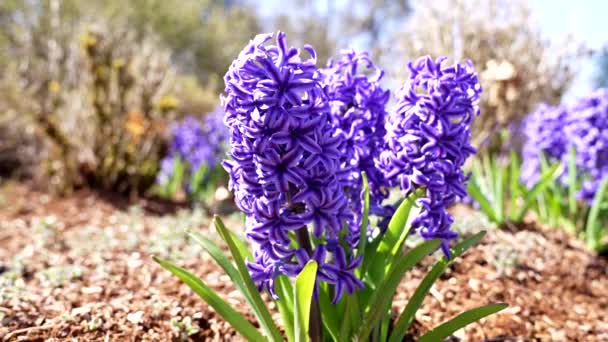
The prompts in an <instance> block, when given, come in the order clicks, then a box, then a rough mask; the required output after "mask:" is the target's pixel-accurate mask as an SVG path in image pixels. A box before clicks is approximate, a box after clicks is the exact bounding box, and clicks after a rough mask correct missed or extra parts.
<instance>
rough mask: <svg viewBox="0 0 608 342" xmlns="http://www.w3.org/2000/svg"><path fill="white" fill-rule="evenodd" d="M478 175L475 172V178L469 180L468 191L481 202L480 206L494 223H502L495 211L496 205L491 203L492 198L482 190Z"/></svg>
mask: <svg viewBox="0 0 608 342" xmlns="http://www.w3.org/2000/svg"><path fill="white" fill-rule="evenodd" d="M477 180H478V177H476V176H475V173H473V178H472V179H471V180H469V184H468V185H467V192H468V193H469V195H471V197H473V199H474V200H475V201H476V202H477V203H479V208H480V209H481V211H482V212H483V213H484V214H485V215H486V216H487V217H488V219H489V220H490V221H492V222H494V223H502V222H500V221H499V220H498V216H497V215H496V212H495V211H494V207H493V206H492V204H491V203H490V200H489V199H488V198H487V197H486V196H485V195H484V194H483V193H482V192H481V188H480V187H479V185H478V184H477Z"/></svg>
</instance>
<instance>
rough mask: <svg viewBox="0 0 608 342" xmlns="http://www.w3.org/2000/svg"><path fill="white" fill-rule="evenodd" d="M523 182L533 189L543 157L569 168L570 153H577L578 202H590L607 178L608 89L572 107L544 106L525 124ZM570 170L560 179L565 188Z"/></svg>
mask: <svg viewBox="0 0 608 342" xmlns="http://www.w3.org/2000/svg"><path fill="white" fill-rule="evenodd" d="M525 135H526V142H525V145H524V150H523V155H524V163H523V171H522V179H523V181H524V182H525V183H526V184H528V185H531V184H533V183H534V182H535V181H536V180H537V179H538V177H539V173H540V155H541V153H542V154H543V155H544V156H545V158H547V159H548V161H549V162H561V163H563V165H566V166H567V165H568V158H569V155H568V154H569V150H570V149H571V148H574V150H575V151H576V167H577V173H578V174H579V175H581V181H582V189H581V190H580V192H579V198H581V199H582V200H584V201H587V202H591V201H592V200H593V198H594V196H595V192H596V191H597V188H598V186H599V183H600V182H601V181H602V179H603V178H605V177H608V89H599V90H597V91H595V92H593V93H592V94H590V95H589V96H586V97H583V98H580V99H578V100H577V101H576V102H575V103H574V104H572V105H570V106H563V105H562V106H558V107H549V106H546V105H542V106H540V107H539V109H538V110H537V111H535V112H533V113H531V114H530V115H529V116H528V118H527V119H526V124H525ZM566 177H567V170H565V171H564V173H563V174H562V175H561V177H560V179H561V181H562V183H563V184H564V185H566V184H567V182H566Z"/></svg>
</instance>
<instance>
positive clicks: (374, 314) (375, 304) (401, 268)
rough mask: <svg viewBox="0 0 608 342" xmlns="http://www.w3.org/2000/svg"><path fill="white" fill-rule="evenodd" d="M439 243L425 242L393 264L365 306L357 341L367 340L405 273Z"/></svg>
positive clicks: (439, 241)
mask: <svg viewBox="0 0 608 342" xmlns="http://www.w3.org/2000/svg"><path fill="white" fill-rule="evenodd" d="M440 243H441V240H438V239H436V240H429V241H425V242H423V243H421V244H420V245H418V246H416V247H414V248H412V249H411V250H410V251H409V252H408V253H406V254H405V256H403V258H402V259H401V260H399V262H397V263H396V264H395V267H393V268H392V269H391V272H390V273H389V274H388V275H387V276H386V278H385V279H384V280H383V281H382V282H381V283H380V284H379V286H378V288H377V290H376V291H374V294H373V295H372V298H371V299H370V301H369V303H368V305H367V310H368V312H367V313H366V315H365V317H364V318H363V319H362V322H363V324H362V326H361V328H360V329H359V332H358V334H357V335H358V339H359V341H364V340H366V339H367V337H368V336H369V334H370V333H371V331H372V329H373V328H374V327H375V325H376V324H377V323H378V322H379V321H380V319H381V318H382V316H383V315H384V314H385V313H386V312H387V310H388V307H389V305H390V303H391V302H392V300H393V295H394V293H395V290H396V289H397V286H399V282H400V281H401V279H402V278H403V275H404V274H405V272H407V271H408V270H409V269H411V268H412V267H414V265H416V264H417V263H418V262H419V261H420V260H422V258H424V257H425V256H427V255H429V254H431V253H432V252H433V251H435V250H436V249H437V248H438V247H439V244H440Z"/></svg>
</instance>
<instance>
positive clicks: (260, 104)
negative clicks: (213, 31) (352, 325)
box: [222, 32, 363, 301]
mask: <svg viewBox="0 0 608 342" xmlns="http://www.w3.org/2000/svg"><path fill="white" fill-rule="evenodd" d="M272 38H273V34H262V35H258V36H256V37H255V38H254V39H253V40H252V41H251V42H250V43H249V44H248V45H247V46H246V47H245V49H244V50H243V51H242V52H241V53H240V54H239V56H238V58H237V59H236V60H235V61H234V62H233V63H232V65H231V66H230V68H229V70H228V72H227V73H226V75H225V77H224V81H225V84H226V88H225V94H224V96H223V97H222V103H223V106H224V110H225V112H226V115H225V118H224V122H225V124H226V125H227V126H228V127H229V128H230V142H231V149H230V151H229V153H228V154H229V156H230V157H231V158H232V160H226V161H224V164H223V165H224V168H225V169H226V170H227V171H228V173H229V175H230V184H229V185H230V188H231V189H232V190H233V191H234V194H235V200H236V204H237V205H238V206H239V208H240V209H241V210H242V211H243V212H244V213H245V214H246V215H247V236H248V238H249V239H250V241H251V242H252V245H253V247H254V253H253V255H254V260H252V261H250V262H249V263H248V267H249V270H250V272H251V275H252V278H253V280H254V281H255V282H256V284H257V285H258V287H259V288H260V290H262V289H265V290H267V291H269V292H270V293H271V295H273V296H276V295H275V292H274V280H275V278H276V277H277V276H278V275H280V274H286V275H288V276H296V275H297V274H298V273H299V272H300V271H301V269H302V268H303V266H304V265H305V263H306V262H307V261H308V260H310V259H314V260H316V261H317V263H318V264H319V271H318V274H317V279H318V280H320V281H324V282H327V283H329V284H332V285H334V288H335V297H334V301H338V300H339V299H340V298H341V296H342V294H343V292H344V291H347V292H350V293H352V292H353V291H355V289H356V288H361V287H362V286H363V284H362V283H361V281H360V280H359V279H357V278H356V277H355V275H354V269H355V268H356V267H357V266H358V265H359V263H360V262H361V260H360V259H359V258H354V257H353V256H352V253H350V252H351V251H349V250H345V249H344V247H343V246H342V244H341V241H340V236H341V234H343V233H344V231H345V229H347V228H345V225H344V223H345V222H347V221H349V220H352V214H351V212H350V210H349V205H348V200H347V197H346V195H345V192H344V186H343V185H344V184H345V183H346V182H347V178H348V177H349V174H348V173H346V172H342V171H341V164H342V162H343V152H342V149H343V146H344V144H345V141H344V138H343V137H342V136H341V135H339V134H337V133H336V130H335V128H334V126H333V123H332V120H331V115H330V107H329V105H328V103H329V102H328V98H327V94H326V92H325V90H324V88H323V84H322V82H321V81H322V78H323V76H322V75H321V74H320V73H319V71H318V69H317V67H316V56H315V51H314V49H313V48H312V47H310V46H305V50H306V51H307V53H308V54H309V55H310V58H308V59H303V58H301V57H300V51H299V50H298V49H296V48H293V47H289V46H288V45H287V41H286V38H285V34H284V33H282V32H279V33H277V34H276V45H272V44H270V42H269V41H270V40H271V39H272ZM308 225H310V226H312V235H313V237H314V239H315V241H317V243H316V247H315V249H314V251H313V250H311V248H310V238H309V235H308V230H307V226H308ZM292 237H293V238H296V240H297V241H298V243H297V244H296V243H293V242H292V239H291V238H292Z"/></svg>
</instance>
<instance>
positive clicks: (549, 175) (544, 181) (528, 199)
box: [514, 164, 562, 222]
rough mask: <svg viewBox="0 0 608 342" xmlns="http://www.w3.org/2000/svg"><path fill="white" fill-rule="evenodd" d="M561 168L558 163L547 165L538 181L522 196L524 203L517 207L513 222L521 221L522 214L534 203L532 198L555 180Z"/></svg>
mask: <svg viewBox="0 0 608 342" xmlns="http://www.w3.org/2000/svg"><path fill="white" fill-rule="evenodd" d="M561 169H562V167H561V165H560V164H555V165H553V166H551V167H549V168H548V169H547V170H545V171H544V172H543V173H542V174H541V175H540V178H539V180H538V182H536V184H534V186H533V187H532V189H530V191H528V193H526V196H525V198H524V204H523V205H522V206H521V208H520V209H519V212H518V214H517V215H515V219H514V221H515V222H521V221H522V220H523V218H524V215H526V212H527V211H528V209H529V208H530V206H531V205H532V204H533V203H534V200H535V199H536V198H537V196H538V195H539V193H541V192H542V191H543V190H544V189H546V188H547V187H548V186H549V185H551V183H553V182H554V181H555V179H556V178H557V176H558V175H559V172H558V170H561Z"/></svg>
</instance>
